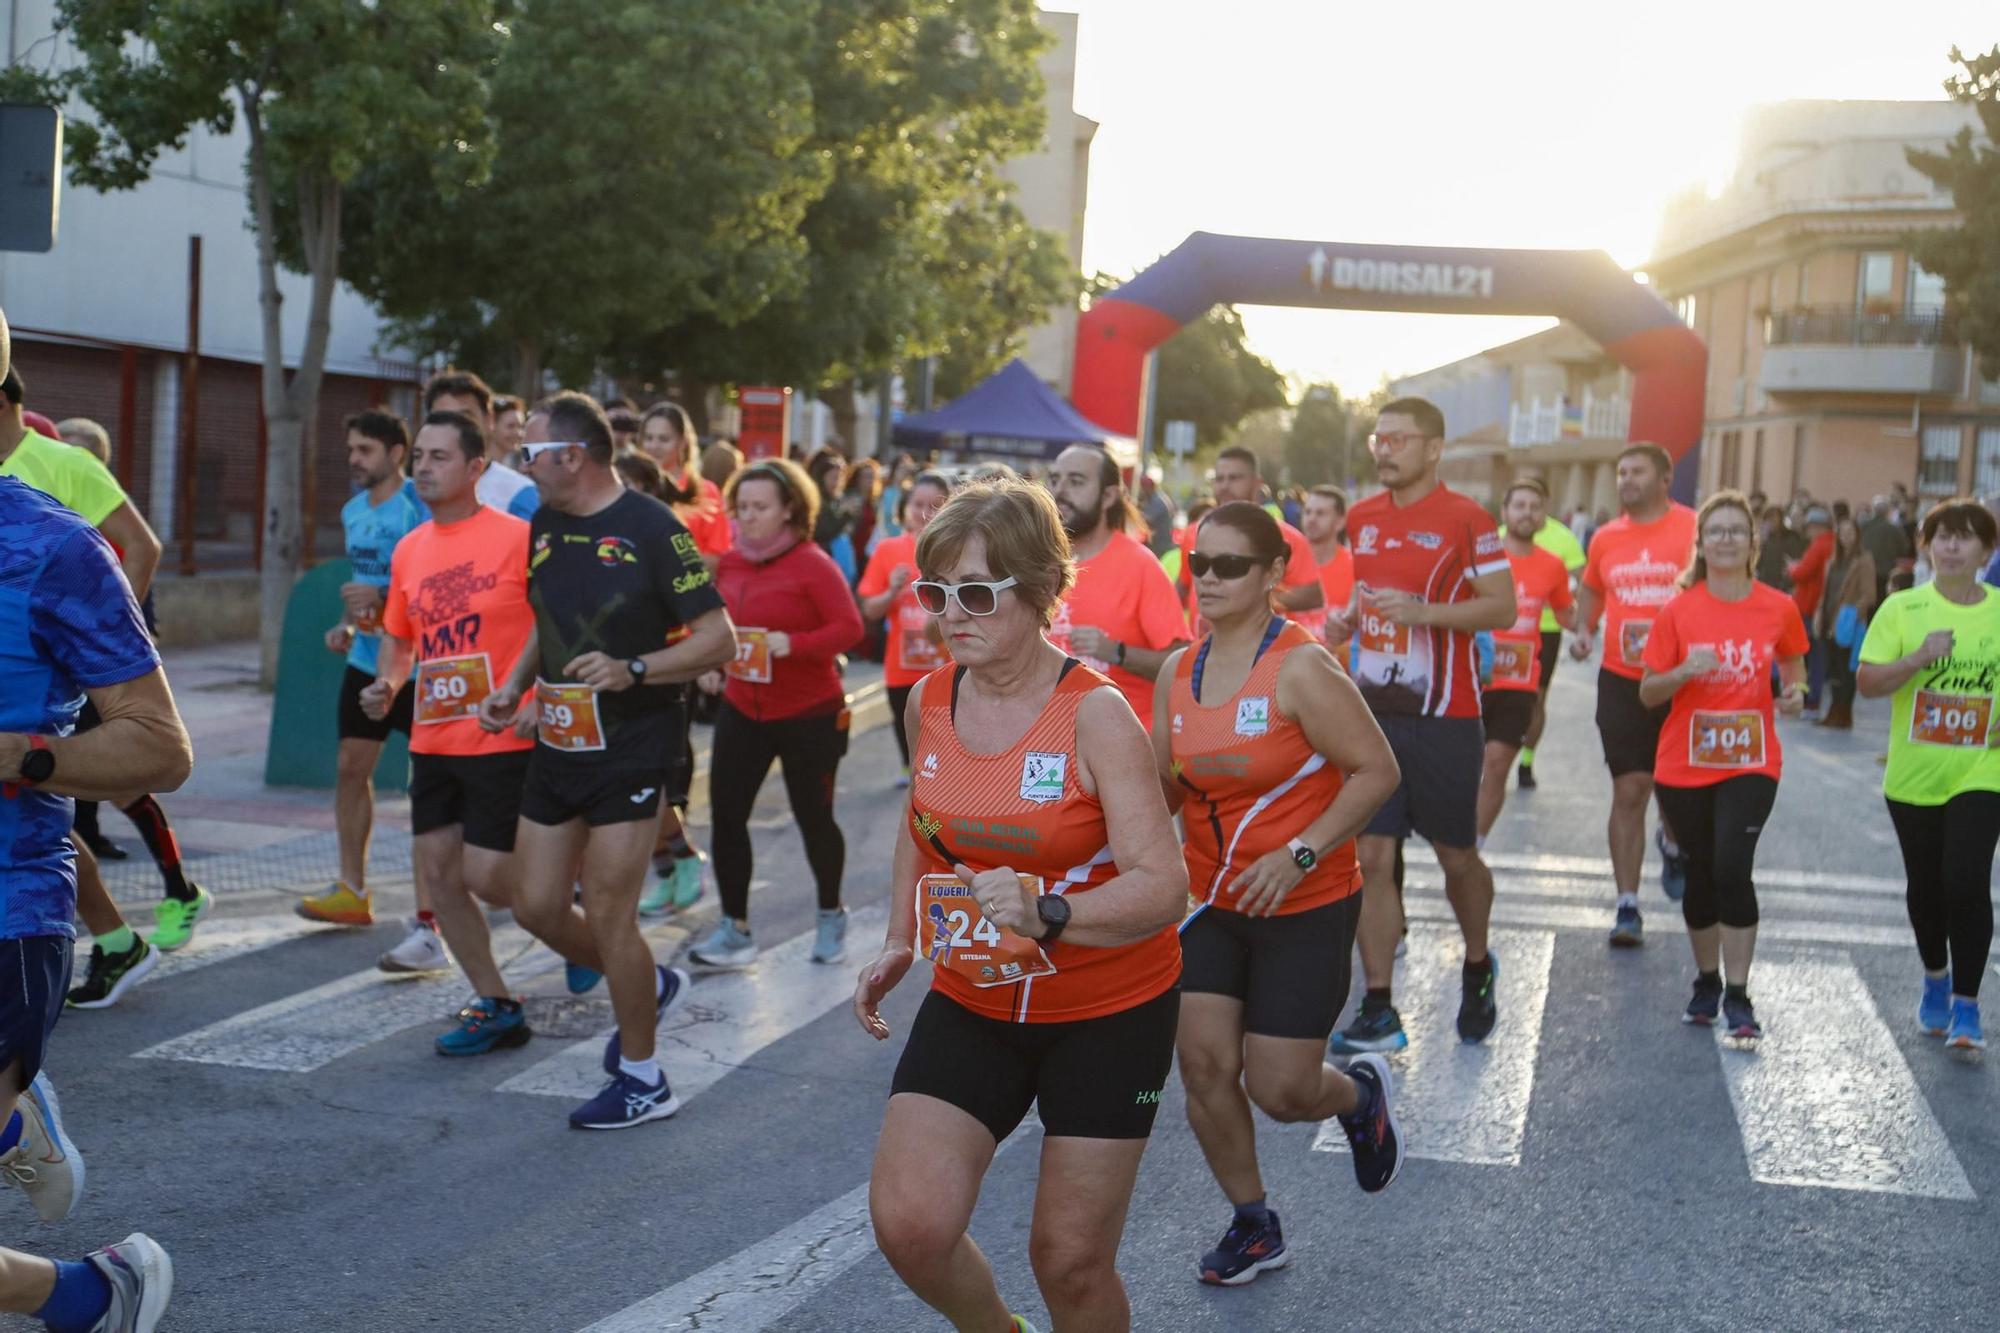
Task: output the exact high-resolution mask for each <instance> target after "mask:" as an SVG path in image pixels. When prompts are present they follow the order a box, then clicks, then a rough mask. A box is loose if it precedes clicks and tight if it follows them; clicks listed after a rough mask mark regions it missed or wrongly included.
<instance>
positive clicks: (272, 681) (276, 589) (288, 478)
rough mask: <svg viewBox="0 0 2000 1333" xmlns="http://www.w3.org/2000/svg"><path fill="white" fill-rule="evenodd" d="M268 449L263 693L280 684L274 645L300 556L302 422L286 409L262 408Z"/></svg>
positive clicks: (261, 586) (260, 594)
mask: <svg viewBox="0 0 2000 1333" xmlns="http://www.w3.org/2000/svg"><path fill="white" fill-rule="evenodd" d="M265 429H266V430H267V431H268V432H269V435H270V447H269V448H268V449H266V450H265V455H264V512H263V514H262V515H261V518H260V521H261V522H262V523H263V525H264V567H263V570H262V576H261V577H260V578H259V579H258V584H257V612H258V618H257V623H258V625H259V626H260V627H261V629H262V635H261V643H260V645H259V647H260V650H261V651H260V654H259V667H258V675H259V679H260V680H261V682H262V684H263V687H264V688H265V689H267V690H268V689H272V688H275V686H276V685H277V680H278V645H279V643H280V642H281V640H282V638H283V633H284V627H285V606H286V603H288V602H289V601H290V600H291V596H292V584H293V583H294V582H296V581H297V578H298V570H299V565H300V558H301V556H302V554H303V552H302V551H301V549H300V530H301V526H302V525H301V523H300V510H299V493H300V486H299V478H300V474H301V470H302V467H303V452H304V445H305V421H304V420H303V419H302V418H300V417H299V415H298V414H297V413H295V412H293V411H292V410H291V408H290V407H289V406H280V408H279V409H278V411H276V412H273V411H272V410H271V408H270V406H269V405H268V404H267V405H266V407H265Z"/></svg>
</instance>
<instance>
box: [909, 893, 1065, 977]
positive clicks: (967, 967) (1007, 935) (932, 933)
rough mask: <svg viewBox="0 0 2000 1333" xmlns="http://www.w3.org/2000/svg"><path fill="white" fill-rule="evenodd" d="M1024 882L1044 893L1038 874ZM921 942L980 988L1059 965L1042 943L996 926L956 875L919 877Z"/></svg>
mask: <svg viewBox="0 0 2000 1333" xmlns="http://www.w3.org/2000/svg"><path fill="white" fill-rule="evenodd" d="M1021 884H1022V886H1023V887H1024V888H1029V889H1032V890H1034V892H1035V893H1037V894H1040V893H1041V892H1042V878H1041V876H1039V875H1023V876H1021ZM917 947H918V948H920V949H921V950H922V951H923V955H924V957H926V958H928V959H930V960H931V963H932V965H934V966H936V967H942V968H946V969H948V970H950V971H952V972H955V973H957V974H958V975H959V976H960V977H962V978H964V979H965V980H966V981H969V982H971V983H972V984H973V985H975V986H980V987H985V986H1011V985H1013V984H1014V983H1015V982H1017V981H1026V980H1027V979H1028V978H1030V977H1045V976H1048V975H1049V974H1050V973H1052V972H1054V971H1055V970H1056V967H1055V964H1054V963H1051V962H1050V961H1049V956H1048V955H1047V954H1045V953H1043V952H1042V946H1041V945H1040V944H1038V943H1036V942H1035V941H1034V940H1031V939H1028V938H1027V937H1025V936H1022V935H1016V934H1015V933H1014V932H1013V931H1011V930H1006V929H1003V928H1002V927H1000V926H996V925H994V924H993V922H992V921H990V920H989V919H988V918H987V916H986V914H985V913H984V912H981V911H980V910H979V904H978V902H976V901H975V900H974V899H973V896H972V889H971V888H970V887H969V886H968V885H967V884H966V882H965V881H964V880H962V879H960V878H959V877H958V876H956V875H925V876H924V877H923V878H921V879H919V880H918V881H917Z"/></svg>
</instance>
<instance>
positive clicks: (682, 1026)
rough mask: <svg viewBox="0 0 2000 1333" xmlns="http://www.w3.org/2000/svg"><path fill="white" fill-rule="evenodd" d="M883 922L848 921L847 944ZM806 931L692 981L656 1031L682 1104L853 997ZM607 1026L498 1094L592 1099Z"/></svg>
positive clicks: (856, 917) (600, 1081)
mask: <svg viewBox="0 0 2000 1333" xmlns="http://www.w3.org/2000/svg"><path fill="white" fill-rule="evenodd" d="M887 919H888V913H887V909H886V908H884V907H881V906H879V905H878V906H871V907H864V908H862V909H860V910H859V911H856V912H854V913H853V914H852V915H851V916H850V917H849V919H848V923H847V935H848V938H849V939H850V940H855V939H859V940H864V941H865V940H867V939H868V937H869V935H870V934H879V933H880V932H881V930H882V927H883V925H884V923H885V922H886V921H887ZM812 944H813V937H812V933H811V932H810V931H808V932H807V933H805V934H803V935H798V936H794V937H793V938H791V939H789V940H786V941H785V942H784V943H783V944H780V945H778V946H777V947H775V948H772V949H766V950H764V951H763V952H761V953H760V954H759V955H758V958H757V961H756V962H755V963H753V964H752V965H751V966H749V967H747V968H744V969H742V970H741V971H736V972H723V973H718V974H715V975H712V976H706V975H704V976H697V977H696V978H695V983H694V989H693V992H692V994H691V995H690V996H689V998H688V1001H687V1003H686V1004H685V1005H683V1006H682V1007H681V1008H679V1009H678V1010H676V1011H675V1012H674V1013H673V1014H672V1015H670V1016H669V1017H668V1019H667V1021H666V1022H665V1023H664V1024H663V1025H662V1026H661V1028H660V1046H659V1050H658V1056H659V1059H660V1061H661V1063H662V1065H663V1067H664V1068H665V1069H666V1072H667V1078H668V1079H669V1080H670V1081H671V1082H672V1084H673V1088H674V1095H675V1096H677V1097H679V1098H680V1099H681V1102H682V1103H683V1104H686V1103H687V1101H688V1100H689V1099H690V1098H692V1097H695V1096H697V1095H699V1094H700V1093H702V1092H705V1091H707V1090H708V1089H709V1088H711V1087H713V1086H714V1085H715V1084H716V1083H717V1082H719V1081H720V1080H721V1079H722V1078H723V1076H724V1075H726V1074H728V1073H729V1072H730V1071H731V1070H732V1069H735V1068H736V1067H737V1066H739V1065H743V1064H747V1063H748V1062H749V1061H750V1060H751V1059H752V1058H753V1057H754V1056H755V1055H756V1054H757V1052H759V1051H761V1050H763V1049H764V1048H765V1047H766V1046H769V1045H771V1044H772V1043H773V1042H776V1041H780V1040H782V1039H783V1038H785V1037H787V1036H789V1035H790V1034H792V1033H793V1032H796V1031H797V1030H798V1029H800V1028H802V1027H804V1026H805V1025H806V1024H808V1023H811V1022H812V1021H814V1020H815V1019H817V1018H818V1017H820V1015H822V1014H824V1013H826V1012H827V1011H828V1010H829V1009H832V1008H833V1007H835V1006H836V1005H840V1004H844V1003H846V1002H847V1001H848V1000H850V999H852V998H853V996H854V977H855V972H854V969H853V968H851V967H846V966H839V967H828V966H822V965H820V964H817V963H814V962H812V961H811V959H810V957H809V955H810V954H811V952H812ZM611 1032H612V1029H611V1028H608V1027H607V1028H606V1029H604V1031H603V1032H601V1033H599V1034H598V1035H597V1036H594V1037H588V1038H586V1039H584V1040H583V1041H579V1042H576V1043H574V1044H572V1045H570V1046H568V1047H566V1048H564V1049H563V1050H561V1051H559V1052H557V1053H556V1054H554V1055H552V1056H550V1057H548V1058H547V1059H546V1060H543V1061H541V1062H539V1063H537V1064H535V1065H532V1066H530V1067H529V1068H527V1069H524V1070H522V1071H521V1072H520V1073H519V1074H516V1075H515V1076H514V1077H512V1078H510V1079H508V1080H507V1081H506V1082H505V1083H502V1084H501V1085H500V1086H499V1088H498V1091H500V1092H520V1093H526V1094H529V1095H530V1096H536V1097H564V1098H568V1099H570V1100H578V1099H581V1098H584V1097H589V1096H590V1095H591V1094H593V1093H595V1092H596V1091H597V1090H598V1089H599V1088H601V1087H602V1086H603V1085H604V1069H603V1066H602V1064H601V1063H600V1062H601V1061H602V1059H603V1055H604V1041H605V1038H606V1037H609V1036H610V1035H611Z"/></svg>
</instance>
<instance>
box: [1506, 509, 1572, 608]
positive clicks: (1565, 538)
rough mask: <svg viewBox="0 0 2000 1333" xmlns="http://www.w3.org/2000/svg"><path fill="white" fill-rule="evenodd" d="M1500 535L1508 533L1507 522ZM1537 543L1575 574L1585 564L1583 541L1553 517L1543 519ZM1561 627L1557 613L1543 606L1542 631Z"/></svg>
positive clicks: (1537, 534)
mask: <svg viewBox="0 0 2000 1333" xmlns="http://www.w3.org/2000/svg"><path fill="white" fill-rule="evenodd" d="M1500 535H1501V536H1503V537H1504V536H1506V535H1507V525H1506V524H1505V523H1502V524H1501V525H1500ZM1535 545H1537V546H1539V547H1541V548H1542V549H1543V550H1544V551H1547V552H1548V553H1549V554H1550V555H1552V556H1554V557H1555V558H1556V559H1558V560H1560V561H1562V562H1563V568H1564V569H1567V570H1568V571H1569V572H1570V573H1571V574H1575V573H1576V572H1577V571H1578V570H1579V569H1582V568H1583V566H1584V554H1583V543H1582V542H1580V541H1578V540H1577V539H1576V534H1575V533H1574V532H1571V531H1570V530H1569V527H1568V525H1566V524H1562V523H1558V522H1556V520H1554V519H1552V518H1547V519H1543V520H1542V530H1541V531H1540V532H1538V533H1536V534H1535ZM1575 581H1576V580H1575V579H1574V578H1572V579H1571V580H1570V582H1572V583H1574V582H1575ZM1561 628H1562V626H1561V625H1559V624H1557V623H1556V613H1555V612H1553V611H1551V610H1549V609H1548V608H1547V607H1546V606H1545V607H1543V608H1542V633H1544V634H1553V633H1555V632H1556V631H1557V630H1559V629H1561Z"/></svg>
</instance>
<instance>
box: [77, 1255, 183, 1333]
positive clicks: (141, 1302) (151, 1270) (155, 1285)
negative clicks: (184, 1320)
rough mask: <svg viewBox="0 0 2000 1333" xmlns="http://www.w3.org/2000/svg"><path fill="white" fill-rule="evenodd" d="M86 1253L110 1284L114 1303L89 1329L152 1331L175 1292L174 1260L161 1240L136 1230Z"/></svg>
mask: <svg viewBox="0 0 2000 1333" xmlns="http://www.w3.org/2000/svg"><path fill="white" fill-rule="evenodd" d="M86 1257H87V1258H88V1259H89V1260H90V1262H91V1263H93V1264H96V1265H97V1271H98V1272H100V1273H102V1274H104V1280H105V1281H107V1282H109V1283H110V1284H111V1307H110V1308H109V1309H107V1310H106V1311H105V1312H104V1317H103V1318H101V1319H99V1320H98V1321H97V1322H96V1323H95V1324H92V1325H91V1326H90V1333H153V1330H155V1329H157V1328H158V1327H159V1326H160V1316H161V1315H163V1314H165V1313H166V1312H167V1302H168V1301H170V1300H172V1299H173V1295H174V1261H173V1260H172V1259H170V1258H168V1257H167V1252H166V1251H165V1250H163V1249H161V1248H160V1243H159V1242H158V1241H156V1240H154V1239H153V1238H152V1237H151V1236H148V1235H147V1234H146V1233H145V1232H143V1231H135V1232H133V1233H132V1234H131V1235H129V1236H127V1237H126V1238H125V1239H124V1240H121V1241H119V1242H118V1243H117V1244H116V1245H107V1246H105V1247H104V1248H103V1249H101V1250H92V1251H91V1252H90V1254H89V1255H88V1256H86Z"/></svg>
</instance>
